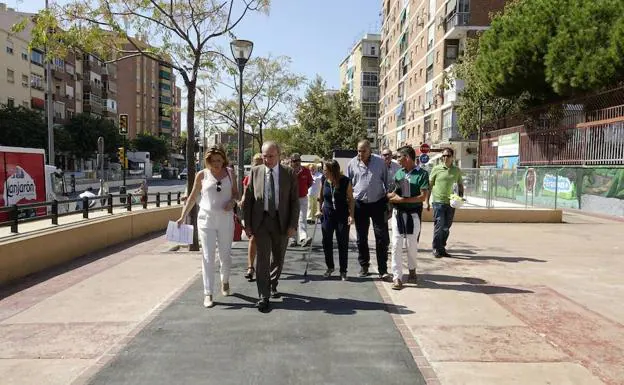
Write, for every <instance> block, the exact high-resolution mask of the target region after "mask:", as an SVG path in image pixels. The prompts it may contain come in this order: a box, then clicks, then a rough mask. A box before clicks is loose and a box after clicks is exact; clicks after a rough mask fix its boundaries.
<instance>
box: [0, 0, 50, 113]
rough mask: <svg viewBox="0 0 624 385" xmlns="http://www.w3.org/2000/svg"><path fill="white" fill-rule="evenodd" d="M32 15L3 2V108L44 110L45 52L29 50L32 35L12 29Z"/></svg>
mask: <svg viewBox="0 0 624 385" xmlns="http://www.w3.org/2000/svg"><path fill="white" fill-rule="evenodd" d="M29 15H30V14H26V13H22V12H17V11H15V10H14V9H13V8H8V7H7V6H6V4H5V3H0V45H1V46H0V105H5V106H11V107H17V106H23V107H26V108H34V109H38V110H41V111H43V110H44V108H45V86H46V83H45V68H44V61H43V51H41V50H37V49H33V50H30V49H29V48H28V43H29V42H30V32H29V31H28V30H24V31H22V32H20V33H18V34H15V33H12V32H11V27H12V26H13V25H14V24H15V23H17V22H18V21H19V20H21V19H22V18H23V17H28V16H29Z"/></svg>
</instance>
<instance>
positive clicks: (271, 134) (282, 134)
mask: <svg viewBox="0 0 624 385" xmlns="http://www.w3.org/2000/svg"><path fill="white" fill-rule="evenodd" d="M294 132H295V128H294V127H293V126H287V127H284V128H267V129H265V130H264V134H263V138H264V140H265V141H268V140H271V141H273V142H276V143H279V144H280V146H281V148H282V152H283V153H285V154H292V153H293V152H295V151H296V146H295V145H294V143H293V140H292V139H293V134H294ZM297 151H298V150H297ZM258 152H259V151H258ZM252 155H253V154H252Z"/></svg>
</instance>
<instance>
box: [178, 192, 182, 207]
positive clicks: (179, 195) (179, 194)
mask: <svg viewBox="0 0 624 385" xmlns="http://www.w3.org/2000/svg"><path fill="white" fill-rule="evenodd" d="M181 195H182V193H181V192H179V191H178V204H180V198H181Z"/></svg>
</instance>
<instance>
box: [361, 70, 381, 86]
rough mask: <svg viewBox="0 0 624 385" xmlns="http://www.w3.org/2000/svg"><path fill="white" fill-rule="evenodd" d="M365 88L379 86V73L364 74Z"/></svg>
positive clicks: (363, 83)
mask: <svg viewBox="0 0 624 385" xmlns="http://www.w3.org/2000/svg"><path fill="white" fill-rule="evenodd" d="M362 86H363V87H377V86H379V74H378V73H377V72H362Z"/></svg>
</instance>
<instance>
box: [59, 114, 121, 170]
mask: <svg viewBox="0 0 624 385" xmlns="http://www.w3.org/2000/svg"><path fill="white" fill-rule="evenodd" d="M60 135H61V138H63V139H64V141H65V144H64V146H67V145H68V144H69V145H70V148H69V149H65V150H66V151H69V152H70V154H72V155H75V156H76V157H78V158H85V159H86V158H90V157H93V156H94V155H95V154H96V153H97V140H98V138H99V137H100V136H101V137H103V138H104V153H105V154H109V155H112V156H114V154H115V153H116V152H117V148H118V147H120V146H122V145H123V140H122V137H121V136H120V135H119V131H118V128H117V126H115V123H114V122H113V121H111V120H108V119H104V118H96V117H93V116H91V115H90V114H87V113H84V114H79V115H76V116H74V117H73V118H72V119H71V120H70V121H69V123H68V124H67V125H66V126H65V128H64V129H63V133H62V134H60Z"/></svg>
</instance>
